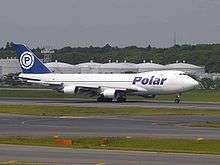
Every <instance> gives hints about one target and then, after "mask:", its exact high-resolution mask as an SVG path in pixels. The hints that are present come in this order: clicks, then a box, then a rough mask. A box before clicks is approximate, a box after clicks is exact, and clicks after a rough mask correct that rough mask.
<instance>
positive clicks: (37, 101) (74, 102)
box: [0, 97, 220, 110]
mask: <svg viewBox="0 0 220 165" xmlns="http://www.w3.org/2000/svg"><path fill="white" fill-rule="evenodd" d="M0 104H27V105H62V106H64V105H70V106H79V107H143V108H190V109H218V110H220V103H204V102H185V101H183V102H181V103H180V104H175V103H174V102H172V101H156V100H153V101H152V100H150V101H149V100H148V101H146V100H141V101H136V100H130V101H129V100H128V101H127V102H126V103H116V102H111V103H97V102H96V100H95V99H80V98H71V99H49V98H11V97H10V98H0Z"/></svg>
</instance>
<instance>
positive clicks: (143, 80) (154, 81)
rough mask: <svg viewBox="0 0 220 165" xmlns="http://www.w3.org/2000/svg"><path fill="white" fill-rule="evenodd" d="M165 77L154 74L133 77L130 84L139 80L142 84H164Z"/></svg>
mask: <svg viewBox="0 0 220 165" xmlns="http://www.w3.org/2000/svg"><path fill="white" fill-rule="evenodd" d="M166 80H167V78H157V77H155V76H151V78H143V77H135V78H134V80H133V82H132V84H133V85H135V84H136V83H138V82H140V83H141V84H142V85H164V83H165V81H166Z"/></svg>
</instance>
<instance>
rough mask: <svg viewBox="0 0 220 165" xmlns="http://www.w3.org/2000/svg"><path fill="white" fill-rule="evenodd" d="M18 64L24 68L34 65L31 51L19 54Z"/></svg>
mask: <svg viewBox="0 0 220 165" xmlns="http://www.w3.org/2000/svg"><path fill="white" fill-rule="evenodd" d="M20 64H21V67H22V68H24V69H30V68H31V67H32V66H33V65H34V55H33V54H32V53H31V52H24V53H22V55H21V56H20Z"/></svg>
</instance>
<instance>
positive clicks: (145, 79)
mask: <svg viewBox="0 0 220 165" xmlns="http://www.w3.org/2000/svg"><path fill="white" fill-rule="evenodd" d="M148 82H149V79H148V78H144V79H143V80H142V81H141V83H142V84H143V85H146V84H147V83H148Z"/></svg>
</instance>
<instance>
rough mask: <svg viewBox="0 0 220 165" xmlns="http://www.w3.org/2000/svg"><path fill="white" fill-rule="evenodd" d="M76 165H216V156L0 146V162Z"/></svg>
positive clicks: (217, 157)
mask: <svg viewBox="0 0 220 165" xmlns="http://www.w3.org/2000/svg"><path fill="white" fill-rule="evenodd" d="M9 160H16V161H28V162H40V163H49V164H59V165H62V164H71V165H72V164H77V165H115V164H120V165H134V164H139V165H142V164H143V165H144V164H147V165H159V164H161V165H172V164H178V165H207V164H210V165H219V163H220V156H216V155H213V156H212V155H193V154H165V153H153V152H134V151H131V152H130V151H129V152H128V151H106V150H82V149H80V150H75V149H65V148H51V147H33V146H16V145H0V161H9Z"/></svg>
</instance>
